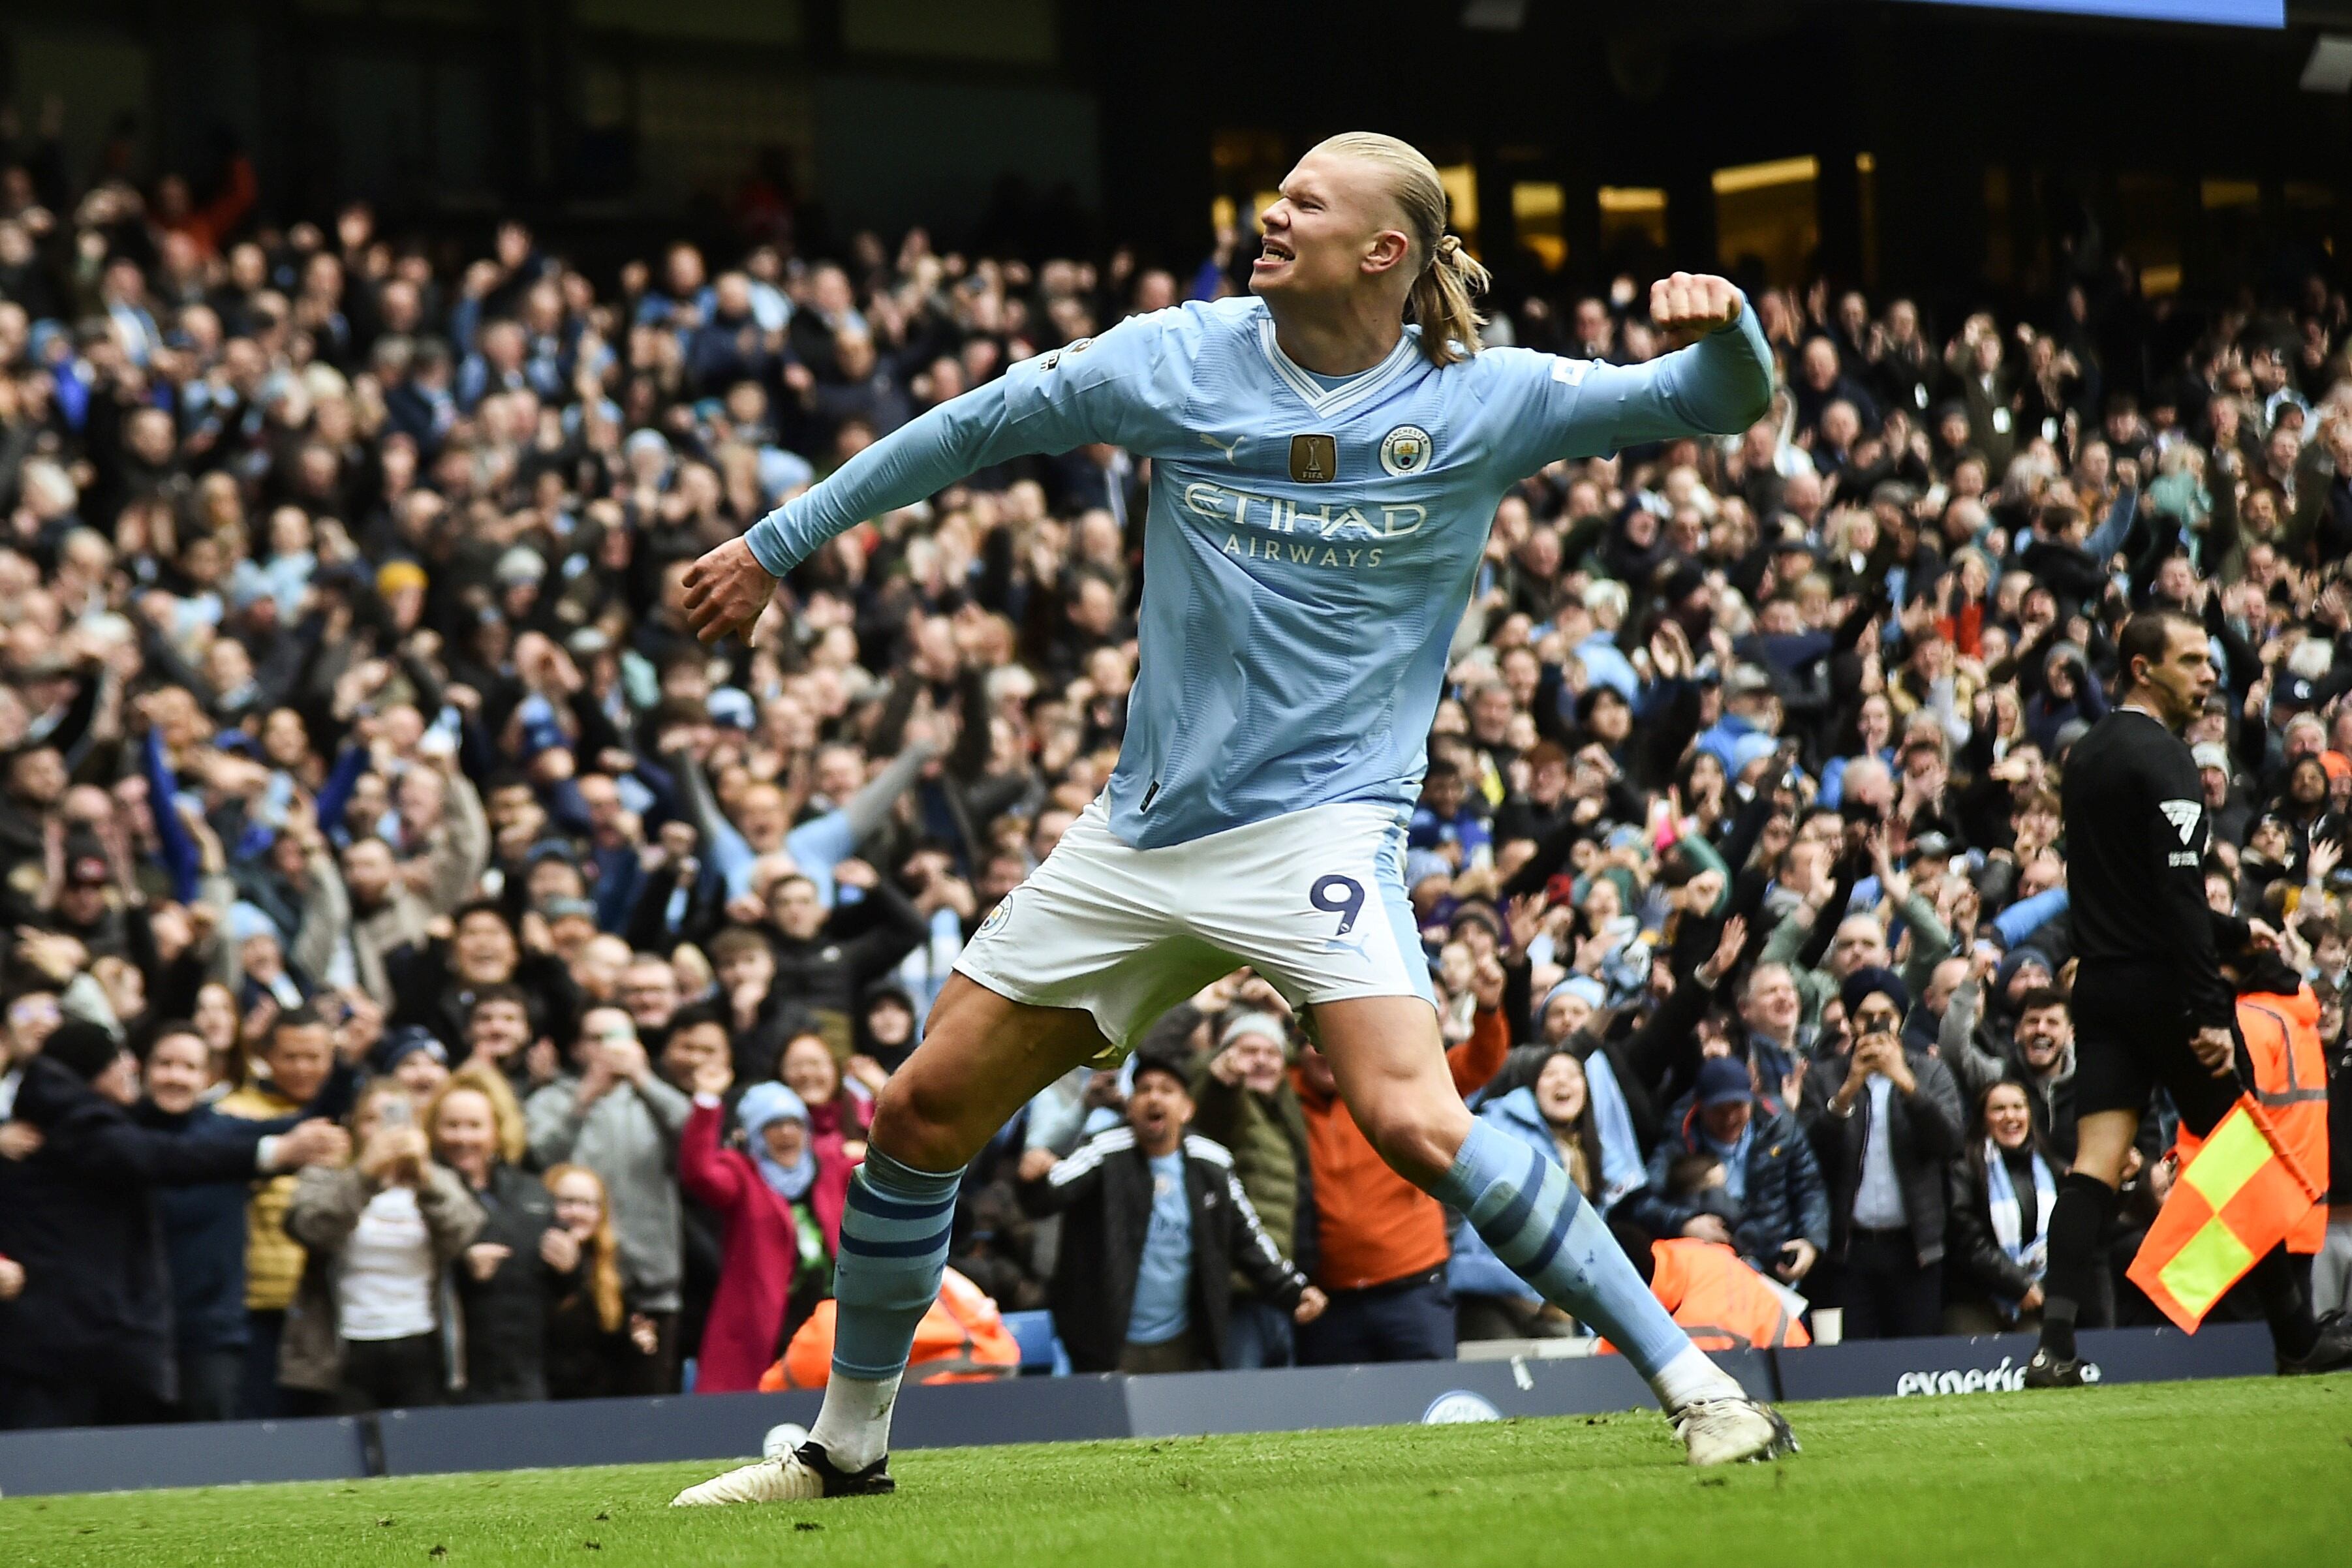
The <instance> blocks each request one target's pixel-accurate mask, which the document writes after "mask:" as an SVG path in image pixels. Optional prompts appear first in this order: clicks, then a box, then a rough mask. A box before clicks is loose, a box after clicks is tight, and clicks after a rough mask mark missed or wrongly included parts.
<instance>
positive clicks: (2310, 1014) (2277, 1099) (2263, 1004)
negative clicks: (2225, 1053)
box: [2178, 966, 2328, 1253]
mask: <svg viewBox="0 0 2352 1568" xmlns="http://www.w3.org/2000/svg"><path fill="white" fill-rule="evenodd" d="M2281 969H2282V970H2284V966H2281ZM2259 978H2264V979H2267V980H2269V981H2270V983H2272V984H2278V983H2281V981H2282V979H2283V978H2284V976H2282V977H2278V978H2273V977H2269V976H2263V977H2259ZM2238 1033H2239V1034H2240V1036H2242V1038H2243V1039H2244V1040H2245V1042H2246V1057H2247V1060H2248V1061H2249V1062H2250V1063H2251V1064H2252V1068H2253V1076H2254V1083H2253V1088H2252V1091H2251V1093H2252V1096H2253V1099H2254V1102H2255V1103H2257V1104H2259V1105H2261V1106H2262V1107H2263V1109H2264V1110H2265V1111H2268V1112H2269V1113H2270V1124H2271V1128H2272V1130H2273V1132H2275V1133H2276V1134H2278V1135H2279V1141H2280V1143H2281V1145H2283V1147H2284V1153H2285V1154H2286V1155H2287V1157H2288V1158H2290V1159H2292V1160H2294V1163H2295V1164H2296V1165H2298V1166H2302V1167H2303V1170H2304V1173H2305V1175H2307V1176H2310V1177H2311V1179H2312V1180H2313V1181H2315V1182H2317V1183H2319V1184H2320V1192H2319V1197H2318V1198H2317V1199H2316V1200H2315V1202H2314V1203H2313V1204H2312V1206H2311V1209H2310V1212H2308V1213H2306V1214H2305V1215H2304V1216H2303V1218H2300V1219H2298V1220H2297V1221H2295V1226H2294V1229H2293V1230H2290V1231H2288V1232H2287V1238H2286V1249H2287V1250H2288V1251H2290V1252H2306V1253H2315V1252H2317V1251H2318V1250H2319V1247H2320V1243H2321V1242H2323V1241H2325V1240H2326V1239H2327V1201H2328V1200H2327V1189H2326V1181H2327V1048H2326V1046H2325V1045H2324V1044H2322V1043H2321V1041H2320V1039H2319V998H2317V997H2316V996H2315V995H2313V994H2312V989H2311V988H2310V987H2309V986H2306V985H2302V984H2299V983H2298V984H2297V985H2296V987H2295V988H2294V991H2293V992H2292V993H2283V992H2279V991H2273V990H2261V991H2241V992H2240V993H2239V995H2238ZM2178 1141H2179V1147H2180V1163H2181V1164H2182V1165H2183V1166H2187V1165H2188V1163H2189V1160H2190V1159H2192V1158H2193V1157H2195V1155H2196V1153H2197V1151H2198V1149H2199V1148H2200V1147H2201V1146H2202V1144H2203V1140H2201V1139H2200V1138H2199V1137H2198V1136H2197V1134H2194V1133H2191V1132H2190V1131H2189V1129H2188V1128H2186V1127H2183V1128H2181V1129H2180V1136H2179V1140H2178Z"/></svg>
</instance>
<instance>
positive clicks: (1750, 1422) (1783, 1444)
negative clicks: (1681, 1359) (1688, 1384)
mask: <svg viewBox="0 0 2352 1568" xmlns="http://www.w3.org/2000/svg"><path fill="white" fill-rule="evenodd" d="M1672 1419H1673V1421H1674V1424H1675V1436H1676V1437H1680V1438H1681V1439H1682V1440H1683V1447H1684V1448H1686V1449H1688V1450H1689V1453H1690V1462H1691V1463H1692V1464H1694V1465H1728V1464H1736V1463H1738V1461H1739V1460H1742V1459H1752V1460H1756V1461H1759V1462H1761V1461H1763V1460H1766V1459H1777V1458H1780V1456H1781V1455H1782V1454H1792V1453H1794V1452H1796V1451H1797V1437H1796V1434H1795V1433H1793V1432H1791V1431H1790V1430H1789V1424H1788V1423H1787V1422H1786V1421H1783V1420H1782V1419H1780V1413H1779V1412H1778V1411H1776V1410H1774V1409H1773V1408H1772V1406H1769V1405H1766V1404H1762V1403H1760V1402H1759V1401H1757V1400H1754V1399H1748V1398H1745V1397H1726V1398H1719V1399H1694V1400H1692V1401H1691V1402H1690V1403H1689V1404H1687V1405H1685V1406H1683V1407H1682V1408H1681V1409H1679V1410H1677V1411H1675V1413H1674V1416H1673V1417H1672Z"/></svg>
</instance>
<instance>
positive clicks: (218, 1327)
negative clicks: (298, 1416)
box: [131, 1023, 351, 1421]
mask: <svg viewBox="0 0 2352 1568" xmlns="http://www.w3.org/2000/svg"><path fill="white" fill-rule="evenodd" d="M146 1080H147V1096H146V1098H145V1099H143V1100H142V1101H141V1102H140V1103H138V1104H137V1105H136V1106H135V1107H133V1108H132V1110H131V1115H132V1117H133V1118H134V1119H135V1120H136V1121H137V1122H138V1123H139V1124H140V1125H142V1126H143V1127H147V1128H150V1129H152V1130H153V1131H155V1132H158V1133H163V1134H170V1135H171V1136H173V1137H178V1138H221V1137H226V1138H229V1139H232V1140H240V1141H242V1142H245V1143H251V1142H252V1141H253V1140H254V1139H255V1138H256V1137H260V1138H263V1139H265V1140H268V1139H269V1138H270V1137H271V1135H272V1134H285V1135H284V1136H279V1137H277V1138H276V1139H275V1145H276V1146H275V1148H274V1150H273V1151H272V1152H273V1153H274V1155H275V1156H276V1157H275V1159H274V1160H273V1161H272V1162H270V1168H272V1169H275V1170H287V1169H291V1168H292V1167H293V1166H296V1165H299V1164H302V1163H305V1162H306V1161H307V1160H310V1159H316V1160H320V1161H323V1162H326V1163H329V1164H332V1163H335V1162H337V1161H340V1160H341V1158H342V1157H343V1155H345V1154H346V1153H347V1152H348V1151H349V1149H350V1147H351V1138H350V1135H349V1134H346V1133H345V1132H344V1131H343V1130H342V1129H341V1127H339V1126H337V1125H336V1124H334V1123H332V1122H331V1121H326V1120H323V1119H319V1118H311V1119H310V1120H308V1121H306V1120H305V1119H304V1118H303V1117H302V1116H300V1115H293V1116H286V1117H281V1118H278V1120H275V1121H262V1122H239V1121H234V1120H231V1119H229V1118H227V1117H225V1116H223V1115H221V1114H220V1113H219V1112H217V1111H215V1110H214V1109H213V1108H212V1107H211V1106H210V1105H208V1104H205V1102H204V1093H205V1089H206V1088H207V1087H209V1086H210V1084H211V1082H212V1053H211V1050H210V1048H209V1047H207V1046H206V1045H205V1040H204V1037H203V1036H202V1035H199V1034H198V1033H196V1031H195V1030H194V1029H193V1028H192V1027H190V1026H189V1025H187V1024H184V1023H169V1024H165V1025H164V1026H163V1030H162V1032H161V1033H159V1034H158V1035H157V1036H156V1038H155V1043H154V1044H153V1045H152V1046H151V1047H149V1048H148V1051H147V1069H146ZM252 1175H253V1171H252V1169H251V1167H250V1166H248V1167H247V1168H246V1169H243V1170H239V1171H237V1172H236V1173H235V1174H234V1175H233V1176H230V1177H229V1178H228V1179H226V1180H224V1181H205V1182H191V1183H188V1184H186V1185H184V1186H166V1187H163V1189H161V1190H160V1191H158V1192H157V1194H156V1195H155V1197H156V1203H157V1205H158V1207H160V1209H161V1211H162V1217H163V1246H164V1249H165V1261H166V1262H167V1263H168V1264H169V1266H170V1270H171V1280H172V1322H173V1334H174V1337H175V1339H176V1341H177V1344H178V1352H179V1364H180V1406H179V1413H180V1415H181V1416H183V1417H184V1419H187V1420H190V1421H230V1420H235V1419H236V1416H237V1414H238V1410H237V1405H238V1399H237V1396H238V1392H239V1386H240V1385H241V1383H242V1382H243V1379H244V1374H245V1359H246V1343H247V1318H246V1311H245V1246H246V1224H247V1219H246V1212H247V1202H248V1200H249V1199H250V1198H251V1197H252V1196H253V1184H252V1182H251V1180H250V1179H249V1178H250V1177H251V1176H252Z"/></svg>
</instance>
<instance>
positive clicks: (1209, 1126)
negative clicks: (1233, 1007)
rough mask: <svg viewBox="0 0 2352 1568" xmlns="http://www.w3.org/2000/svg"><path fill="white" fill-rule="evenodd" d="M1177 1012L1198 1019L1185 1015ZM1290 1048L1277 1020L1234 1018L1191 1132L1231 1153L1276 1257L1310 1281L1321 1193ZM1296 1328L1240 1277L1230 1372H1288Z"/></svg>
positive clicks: (1198, 1099) (1211, 1066)
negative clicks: (1317, 1195) (1264, 1368)
mask: <svg viewBox="0 0 2352 1568" xmlns="http://www.w3.org/2000/svg"><path fill="white" fill-rule="evenodd" d="M1181 1010H1182V1011H1183V1012H1185V1013H1187V1014H1191V1015H1192V1017H1193V1018H1194V1019H1198V1017H1199V1015H1198V1014H1197V1013H1193V1012H1192V1009H1191V1008H1190V1007H1189V1006H1188V1007H1186V1008H1184V1009H1181ZM1288 1040H1289V1030H1287V1029H1286V1028H1285V1027H1284V1025H1283V1022H1282V1019H1279V1018H1277V1017H1276V1015H1274V1014H1273V1013H1270V1012H1256V1011H1250V1012H1244V1013H1241V1014H1239V1015H1237V1016H1235V1017H1234V1018H1232V1019H1229V1020H1228V1021H1227V1022H1226V1024H1225V1026H1224V1030H1223V1033H1222V1034H1220V1035H1219V1036H1218V1041H1217V1047H1218V1048H1217V1054H1216V1055H1215V1056H1213V1057H1212V1058H1211V1059H1210V1061H1209V1063H1208V1065H1207V1066H1206V1067H1204V1068H1203V1069H1202V1071H1201V1072H1200V1073H1199V1075H1198V1076H1197V1079H1196V1091H1195V1093H1194V1102H1195V1109H1194V1113H1193V1118H1192V1125H1193V1126H1194V1127H1195V1128H1197V1129H1198V1130H1199V1132H1200V1133H1201V1134H1202V1136H1203V1137H1205V1138H1208V1139H1209V1140H1210V1141H1211V1142H1213V1143H1216V1144H1220V1145H1223V1146H1224V1147H1225V1148H1226V1149H1227V1150H1229V1151H1231V1153H1232V1155H1233V1162H1234V1175H1235V1176H1238V1177H1239V1178H1240V1179H1241V1184H1242V1191H1243V1192H1244V1193H1246V1194H1247V1195H1248V1196H1249V1200H1250V1207H1253V1208H1255V1209H1256V1210H1257V1215H1258V1218H1259V1219H1260V1221H1262V1222H1263V1223H1264V1224H1265V1231H1266V1235H1267V1236H1268V1237H1269V1238H1270V1239H1272V1240H1273V1242H1274V1245H1275V1249H1276V1251H1278V1252H1280V1253H1281V1254H1282V1255H1283V1256H1284V1257H1286V1258H1288V1259H1290V1260H1292V1261H1293V1262H1294V1263H1296V1264H1297V1266H1298V1270H1299V1272H1300V1273H1302V1274H1308V1273H1312V1272H1313V1270H1314V1267H1315V1261H1314V1237H1315V1184H1314V1176H1313V1174H1312V1166H1310V1165H1309V1163H1308V1161H1307V1113H1306V1112H1305V1111H1303V1110H1301V1109H1300V1108H1299V1104H1298V1092H1297V1090H1296V1089H1294V1088H1292V1087H1291V1083H1290V1071H1289V1065H1290V1064H1289V1061H1288V1059H1287V1056H1286V1051H1285V1047H1286V1044H1287V1043H1288ZM1290 1326H1291V1325H1290V1313H1289V1312H1287V1311H1286V1310H1284V1308H1283V1307H1282V1306H1281V1305H1280V1304H1278V1303H1277V1302H1276V1301H1269V1300H1264V1299H1261V1298H1260V1297H1259V1295H1258V1293H1257V1291H1256V1289H1255V1286H1252V1285H1251V1284H1250V1283H1249V1281H1248V1278H1247V1277H1246V1276H1245V1275H1243V1274H1241V1273H1240V1272H1239V1271H1238V1270H1236V1271H1235V1275H1234V1301H1233V1322H1232V1328H1231V1331H1230V1333H1228V1334H1227V1337H1226V1341H1225V1357H1224V1364H1226V1365H1227V1366H1230V1367H1235V1368H1247V1367H1259V1366H1288V1365H1289V1364H1291V1361H1292V1358H1293V1356H1294V1354H1295V1347H1294V1345H1293V1343H1292V1339H1291V1333H1290Z"/></svg>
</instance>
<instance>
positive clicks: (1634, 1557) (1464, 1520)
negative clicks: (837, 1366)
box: [0, 1377, 2352, 1568]
mask: <svg viewBox="0 0 2352 1568" xmlns="http://www.w3.org/2000/svg"><path fill="white" fill-rule="evenodd" d="M1789 1414H1790V1416H1791V1417H1792V1418H1793V1420H1794V1423H1795V1425H1796V1427H1797V1430H1798V1434H1799V1436H1800V1437H1801V1439H1802V1440H1803V1442H1804V1445H1805V1451H1804V1452H1803V1453H1802V1454H1801V1455H1799V1456H1797V1457H1796V1458H1791V1459H1789V1460H1787V1461H1785V1462H1783V1463H1781V1464H1780V1465H1777V1466H1769V1467H1765V1466H1740V1467H1738V1468H1736V1469H1730V1470H1717V1471H1710V1472H1701V1471H1694V1470H1691V1469H1686V1468H1684V1467H1683V1466H1681V1465H1680V1464H1678V1463H1677V1462H1676V1461H1677V1460H1678V1458H1679V1457H1680V1448H1678V1446H1676V1445H1675V1444H1674V1443H1673V1442H1672V1441H1671V1439H1670V1438H1669V1437H1668V1436H1667V1433H1666V1429H1665V1427H1664V1423H1663V1422H1662V1421H1660V1419H1659V1418H1658V1417H1657V1416H1654V1415H1646V1414H1645V1415H1622V1416H1601V1417H1596V1418H1594V1419H1592V1420H1585V1419H1581V1418H1577V1417H1569V1418H1566V1419H1559V1420H1543V1421H1512V1422H1505V1423H1498V1424H1495V1425H1486V1426H1462V1427H1385V1428H1380V1429H1374V1430H1360V1431H1347V1432H1316V1433H1305V1434H1297V1435H1284V1436H1269V1437H1206V1438H1202V1437H1183V1438H1165V1439H1160V1440H1158V1441H1150V1440H1140V1441H1134V1442H1122V1443H1092V1444H1067V1445H1059V1446H1054V1447H1040V1448H988V1449H961V1450H954V1451H944V1452H939V1453H910V1454H907V1455H903V1456H901V1457H899V1458H897V1459H895V1460H894V1461H893V1469H896V1470H897V1472H898V1479H899V1486H900V1489H901V1490H900V1491H899V1494H898V1496H897V1497H895V1498H882V1499H872V1500H849V1501H843V1502H836V1503H810V1504H797V1505H795V1504H779V1505H773V1506H769V1507H764V1508H742V1509H698V1510H685V1509H679V1510H672V1509H670V1508H668V1507H667V1506H666V1505H667V1502H668V1500H669V1498H670V1496H671V1494H672V1493H673V1492H675V1491H676V1490H677V1488H678V1487H680V1486H682V1485H685V1484H687V1483H688V1482H691V1481H695V1480H698V1479H701V1478H702V1477H703V1476H705V1475H707V1474H709V1473H710V1470H711V1467H710V1466H708V1465H698V1464H697V1465H649V1466H641V1467H634V1468H615V1469H583V1470H541V1471H519V1472H513V1473H509V1474H505V1475H467V1476H448V1477H434V1478H426V1479H406V1480H376V1481H362V1482H357V1483H323V1484H314V1485H303V1486H283V1487H250V1488H224V1489H216V1490H203V1491H183V1492H150V1493H125V1494H116V1495H112V1496H89V1497H73V1498H21V1499H12V1500H6V1501H5V1502H0V1554H5V1562H6V1563H10V1564H12V1565H13V1564H26V1565H36V1564H37V1565H48V1564H79V1563H108V1564H131V1565H135V1568H165V1565H174V1564H181V1563H252V1564H269V1565H271V1568H301V1565H304V1564H311V1563H317V1564H335V1565H336V1568H345V1565H360V1564H374V1563H404V1564H414V1565H418V1568H431V1565H432V1564H435V1563H440V1564H443V1565H445V1568H471V1565H473V1564H524V1563H532V1564H537V1563H568V1564H573V1565H581V1564H585V1563H607V1564H609V1563H659V1564H663V1565H665V1568H703V1565H705V1564H719V1563H744V1564H753V1563H756V1564H760V1565H761V1568H774V1565H775V1564H779V1563H793V1564H798V1563H810V1564H820V1563H841V1564H856V1565H857V1568H882V1565H885V1564H897V1563H906V1564H913V1565H918V1568H939V1565H942V1564H944V1565H947V1568H996V1565H999V1564H1003V1565H1012V1564H1026V1563H1072V1564H1076V1563H1086V1564H1095V1563H1100V1564H1106V1565H1108V1568H1149V1565H1152V1564H1168V1565H1170V1568H1220V1565H1223V1564H1227V1563H1233V1564H1259V1563H1264V1564H1281V1565H1283V1568H1296V1565H1298V1564H1304V1563H1412V1564H1421V1563H1443V1564H1449V1565H1458V1564H1473V1563H1497V1564H1509V1565H1511V1568H1539V1565H1546V1564H1551V1563H1573V1564H1577V1565H1579V1568H1584V1565H1588V1564H1589V1565H1591V1568H1622V1565H1626V1564H1633V1563H1701V1564H1708V1565H1715V1564H1721V1565H1724V1568H1768V1565H1769V1564H1774V1563H1789V1564H1791V1565H1792V1568H1830V1565H1832V1564H1837V1563H1872V1564H1877V1563H1905V1564H1923V1563H1969V1564H2027V1563H2115V1564H2128V1565H2130V1568H2149V1565H2152V1564H2167V1563H2217V1564H2221V1563H2227V1564H2231V1565H2233V1568H2234V1565H2237V1564H2246V1563H2298V1564H2303V1563H2308V1564H2318V1563H2326V1562H2334V1561H2341V1560H2342V1553H2343V1551H2344V1542H2345V1537H2346V1531H2347V1526H2352V1377H2333V1378H2318V1379H2305V1380H2300V1381H2294V1382H2288V1381H2284V1380H2261V1381H2243V1382H2232V1383H2197V1384H2172V1385H2143V1386H2139V1387H2108V1388H2097V1389H2087V1390H2083V1391H2080V1392H2074V1393H2063V1394H2030V1395H2027V1394H2011V1395H1976V1396H1950V1397H1944V1398H1931V1399H1902V1400H1894V1399H1885V1400H1870V1401H1861V1400H1856V1401H1848V1402H1844V1403H1839V1404H1823V1405H1805V1406H1792V1407H1791V1408H1790V1412H1789ZM550 1416H551V1418H560V1412H559V1411H554V1410H551V1412H550Z"/></svg>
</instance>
